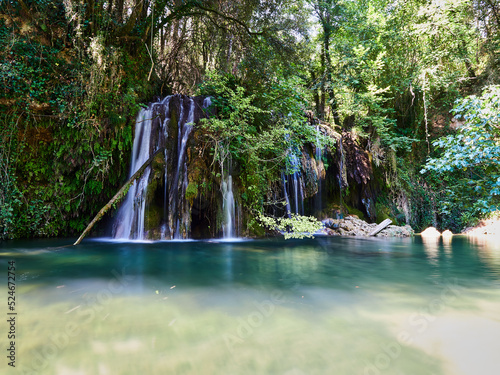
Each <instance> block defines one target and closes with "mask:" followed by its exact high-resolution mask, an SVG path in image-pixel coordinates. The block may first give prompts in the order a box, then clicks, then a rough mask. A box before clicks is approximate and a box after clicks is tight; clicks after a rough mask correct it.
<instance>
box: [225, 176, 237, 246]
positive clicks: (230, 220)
mask: <svg viewBox="0 0 500 375" xmlns="http://www.w3.org/2000/svg"><path fill="white" fill-rule="evenodd" d="M222 212H223V216H224V221H223V224H222V236H223V238H227V239H229V238H234V235H235V225H234V223H235V220H236V217H235V204H234V195H233V178H232V176H231V175H229V176H228V177H227V179H226V180H225V181H222Z"/></svg>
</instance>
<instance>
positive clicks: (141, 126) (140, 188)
mask: <svg viewBox="0 0 500 375" xmlns="http://www.w3.org/2000/svg"><path fill="white" fill-rule="evenodd" d="M152 113H153V111H152V108H148V109H141V111H140V112H139V115H138V116H137V120H136V123H135V138H134V146H133V149H132V163H131V165H130V173H129V178H130V177H132V175H133V174H134V173H135V172H137V170H138V169H139V168H140V167H141V166H142V165H143V164H144V163H145V162H146V161H147V160H148V159H149V157H150V147H149V146H150V138H151V118H152ZM150 171H151V169H150V167H147V168H146V170H145V171H144V174H143V175H142V176H141V178H139V179H138V180H136V181H134V183H133V184H132V186H131V187H130V189H129V191H128V193H127V196H126V198H125V200H124V202H123V204H122V206H121V208H120V210H119V211H118V216H117V219H116V223H117V225H116V229H115V235H114V236H115V238H131V239H139V240H142V239H144V214H145V209H146V201H145V198H146V197H145V195H146V191H147V187H148V179H149V174H150Z"/></svg>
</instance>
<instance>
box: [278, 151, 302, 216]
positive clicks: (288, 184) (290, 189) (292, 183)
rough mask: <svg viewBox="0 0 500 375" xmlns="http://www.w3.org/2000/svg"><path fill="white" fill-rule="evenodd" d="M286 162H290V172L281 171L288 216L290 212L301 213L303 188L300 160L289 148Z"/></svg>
mask: <svg viewBox="0 0 500 375" xmlns="http://www.w3.org/2000/svg"><path fill="white" fill-rule="evenodd" d="M288 162H289V163H290V169H289V172H290V173H287V174H286V175H285V173H283V192H284V195H285V200H286V209H287V214H288V215H289V216H290V215H291V214H300V215H303V214H304V190H303V188H302V185H303V181H302V174H301V172H300V160H299V158H298V157H297V155H295V153H294V152H293V151H292V150H291V149H290V151H289V153H288ZM292 194H293V195H292ZM292 198H293V199H292ZM292 203H293V205H292Z"/></svg>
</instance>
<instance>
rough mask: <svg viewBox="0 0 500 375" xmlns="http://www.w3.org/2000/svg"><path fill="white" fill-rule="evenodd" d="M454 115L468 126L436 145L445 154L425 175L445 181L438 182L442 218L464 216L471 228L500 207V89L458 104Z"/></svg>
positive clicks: (427, 167)
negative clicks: (434, 176) (483, 216)
mask: <svg viewBox="0 0 500 375" xmlns="http://www.w3.org/2000/svg"><path fill="white" fill-rule="evenodd" d="M453 113H454V114H455V116H456V117H457V118H458V119H462V118H463V121H464V122H463V123H462V124H461V125H460V127H459V129H458V131H457V132H456V133H454V134H450V135H447V136H445V137H441V138H439V139H437V140H435V141H434V142H433V145H434V146H435V147H436V148H437V149H439V151H440V152H441V154H440V156H439V157H436V158H430V159H429V160H428V161H427V164H426V165H425V168H424V169H423V170H422V173H425V172H428V173H436V174H438V175H439V177H440V178H443V179H444V180H443V181H441V182H438V181H435V182H434V183H435V184H436V185H438V186H440V187H441V189H442V193H441V194H440V195H441V196H442V197H443V198H442V200H441V203H440V207H439V208H440V211H441V214H442V215H444V216H445V217H446V216H449V215H450V214H456V213H457V212H460V215H461V217H460V218H461V220H462V221H463V224H467V223H468V221H470V219H471V218H475V217H479V216H480V215H481V214H487V213H490V212H494V211H497V210H498V205H499V203H500V200H499V196H500V133H499V126H500V88H499V87H498V86H490V87H488V88H487V89H486V90H485V91H484V92H483V94H482V95H481V96H479V97H477V96H475V95H473V96H470V97H467V98H465V99H462V100H458V101H457V104H456V106H455V107H454V108H453Z"/></svg>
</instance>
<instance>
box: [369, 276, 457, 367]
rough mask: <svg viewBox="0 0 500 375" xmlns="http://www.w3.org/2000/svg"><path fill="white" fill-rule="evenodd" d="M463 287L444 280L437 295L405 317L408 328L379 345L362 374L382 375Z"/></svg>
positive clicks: (454, 298)
mask: <svg viewBox="0 0 500 375" xmlns="http://www.w3.org/2000/svg"><path fill="white" fill-rule="evenodd" d="M464 289H465V288H464V287H463V286H460V285H459V283H458V280H457V279H452V280H449V281H447V282H446V284H445V285H444V287H443V289H442V290H441V292H440V293H439V295H438V296H437V297H435V298H433V299H432V300H430V301H429V303H428V304H427V305H425V306H423V307H422V308H421V309H420V310H419V311H417V312H415V313H413V314H411V315H409V316H408V318H407V324H408V326H409V327H410V328H409V329H404V330H401V331H399V333H398V334H397V336H396V338H395V339H394V340H392V341H389V342H386V343H384V344H382V345H381V350H380V352H379V353H378V354H377V355H376V356H375V357H374V358H373V360H372V361H371V362H370V363H369V364H367V365H366V366H365V368H364V372H363V374H364V375H382V374H383V373H384V371H386V370H387V369H389V367H390V366H391V364H393V363H394V361H396V360H397V359H398V358H399V357H400V356H401V354H402V352H403V350H404V349H405V347H408V346H411V345H412V344H413V343H414V340H415V339H416V338H417V337H418V336H419V335H422V334H423V333H424V332H426V331H427V330H428V329H429V327H430V326H431V325H432V324H434V323H435V322H436V321H437V320H438V319H439V317H438V314H439V313H441V312H443V311H444V310H445V309H446V308H447V307H449V306H451V305H452V304H453V303H454V302H455V301H456V300H457V298H458V297H459V296H460V295H461V294H462V292H463V290H464Z"/></svg>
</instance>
